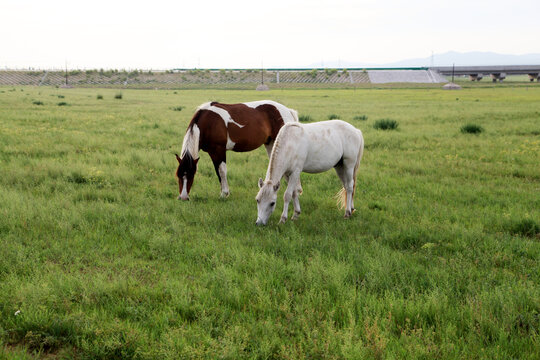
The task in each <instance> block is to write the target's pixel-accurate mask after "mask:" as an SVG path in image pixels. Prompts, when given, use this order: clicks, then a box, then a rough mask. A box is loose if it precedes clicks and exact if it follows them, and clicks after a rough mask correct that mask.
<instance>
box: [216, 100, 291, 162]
mask: <svg viewBox="0 0 540 360" xmlns="http://www.w3.org/2000/svg"><path fill="white" fill-rule="evenodd" d="M214 106H216V107H219V108H222V109H224V110H226V111H227V112H228V113H229V115H230V116H231V118H232V119H233V120H234V121H235V122H236V123H238V124H240V125H243V127H241V128H240V127H238V126H237V125H235V124H229V128H228V129H227V130H228V134H229V138H230V139H231V141H232V142H234V143H235V146H234V148H233V150H234V151H237V152H244V151H252V150H255V149H257V148H258V147H259V146H261V145H262V144H268V143H269V142H271V141H273V140H274V139H275V138H276V136H277V133H278V132H279V129H280V128H281V126H283V119H282V118H281V115H280V113H279V111H278V110H277V109H276V107H275V106H273V105H270V104H268V105H267V104H265V105H260V106H258V107H256V108H252V107H249V106H247V105H245V104H215V105H214ZM261 110H262V111H261ZM248 120H249V121H248ZM276 120H277V121H276ZM269 139H270V141H269Z"/></svg>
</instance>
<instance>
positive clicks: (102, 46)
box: [0, 0, 540, 69]
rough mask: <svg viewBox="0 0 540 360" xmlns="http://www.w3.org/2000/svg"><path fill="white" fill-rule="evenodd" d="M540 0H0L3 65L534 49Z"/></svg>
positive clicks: (313, 59) (236, 61)
mask: <svg viewBox="0 0 540 360" xmlns="http://www.w3.org/2000/svg"><path fill="white" fill-rule="evenodd" d="M539 14H540V0H514V1H501V0H489V1H487V0H486V1H484V0H480V1H476V0H466V1H465V0H453V1H435V0H432V1H419V0H408V1H402V0H367V1H364V0H362V1H350V0H322V1H317V0H309V1H304V0H299V1H294V0H272V1H266V2H262V1H255V0H251V1H248V0H228V1H204V0H192V1H178V0H177V1H167V0H154V1H114V0H109V1H104V0H93V1H73V0H72V1H67V0H64V1H57V0H54V1H46V0H41V1H34V0H14V1H10V0H0V68H5V67H9V68H28V67H34V68H61V67H64V65H65V62H66V61H67V64H68V67H69V68H81V69H83V68H125V69H135V68H140V69H170V68H176V67H189V68H191V67H201V68H208V67H211V68H233V67H236V68H245V67H248V68H249V67H260V66H261V63H264V67H288V66H290V67H304V66H311V65H313V64H319V65H320V64H322V63H323V62H324V61H327V62H329V61H335V60H339V59H341V60H342V61H348V62H351V61H356V62H365V63H378V64H383V63H388V62H393V61H397V60H402V59H407V58H417V57H429V56H430V55H431V52H432V51H433V52H435V53H443V52H446V51H450V50H454V51H460V52H465V51H493V52H498V53H507V54H525V53H539V52H540V48H539V47H540V42H539V39H540V22H539V21H538V16H539Z"/></svg>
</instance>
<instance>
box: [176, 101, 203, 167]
mask: <svg viewBox="0 0 540 360" xmlns="http://www.w3.org/2000/svg"><path fill="white" fill-rule="evenodd" d="M201 106H202V105H201ZM200 134H201V131H200V130H199V127H198V126H197V124H193V126H190V127H189V128H188V131H187V132H186V135H185V136H184V141H183V142H182V152H181V153H180V154H181V155H180V157H181V158H184V155H185V154H186V152H188V151H189V154H190V155H191V157H192V158H193V159H194V160H196V159H198V158H199V138H200Z"/></svg>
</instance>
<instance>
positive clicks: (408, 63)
mask: <svg viewBox="0 0 540 360" xmlns="http://www.w3.org/2000/svg"><path fill="white" fill-rule="evenodd" d="M432 63H433V66H452V64H455V65H456V66H481V65H540V54H523V55H509V54H497V53H494V52H480V51H472V52H465V53H460V52H456V51H449V52H446V53H443V54H434V55H433V59H432V57H431V56H428V57H425V58H416V59H405V60H400V61H396V62H391V63H383V64H375V63H363V62H351V61H325V62H324V67H327V68H361V67H418V66H431V65H432ZM309 67H321V63H313V64H311V65H310V66H309Z"/></svg>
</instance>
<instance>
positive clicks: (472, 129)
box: [460, 124, 484, 134]
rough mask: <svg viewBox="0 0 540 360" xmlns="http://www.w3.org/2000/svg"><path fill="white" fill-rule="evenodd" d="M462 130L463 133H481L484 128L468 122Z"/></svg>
mask: <svg viewBox="0 0 540 360" xmlns="http://www.w3.org/2000/svg"><path fill="white" fill-rule="evenodd" d="M460 130H461V132H462V133H463V134H480V133H481V132H483V131H484V128H483V127H481V126H480V125H476V124H466V125H463V126H462V127H461V129H460Z"/></svg>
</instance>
